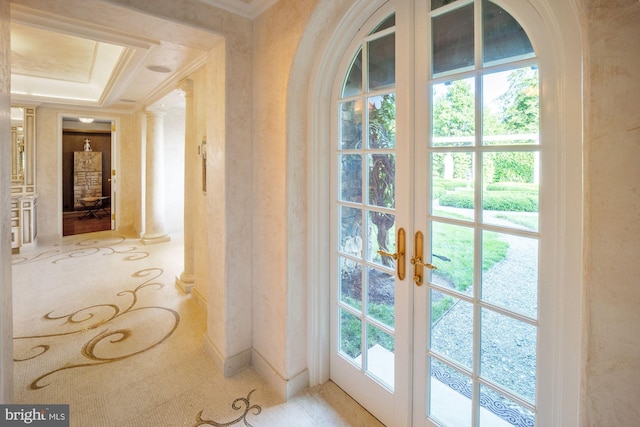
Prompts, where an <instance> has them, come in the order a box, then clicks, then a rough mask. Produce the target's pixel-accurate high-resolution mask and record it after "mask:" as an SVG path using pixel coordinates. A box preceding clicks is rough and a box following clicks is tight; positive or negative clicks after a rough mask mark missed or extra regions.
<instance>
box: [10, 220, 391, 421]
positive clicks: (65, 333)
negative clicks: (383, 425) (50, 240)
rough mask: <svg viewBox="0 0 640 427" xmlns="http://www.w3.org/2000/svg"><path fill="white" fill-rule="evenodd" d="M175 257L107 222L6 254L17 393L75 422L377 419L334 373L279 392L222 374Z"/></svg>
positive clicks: (249, 376) (178, 254)
mask: <svg viewBox="0 0 640 427" xmlns="http://www.w3.org/2000/svg"><path fill="white" fill-rule="evenodd" d="M182 256H183V255H182V247H181V241H180V236H173V235H172V241H171V242H170V243H163V244H159V245H152V246H145V245H142V244H141V243H140V242H139V240H138V239H135V238H131V237H128V238H127V237H122V236H120V235H118V234H114V233H112V232H100V233H92V234H87V235H77V236H68V237H65V238H64V239H63V240H61V241H60V242H57V243H56V244H51V245H46V246H45V245H42V244H40V245H39V246H37V247H36V248H32V249H29V250H24V249H23V250H22V252H21V253H20V254H16V255H13V282H14V286H13V292H14V301H13V302H14V355H15V360H16V361H15V402H14V403H24V404H69V405H70V424H71V426H73V427H94V426H95V427H105V426H119V427H125V426H126V427H141V426H167V427H180V426H194V427H195V426H206V425H213V426H231V425H239V426H242V425H245V426H256V427H257V426H295V427H298V426H300V427H302V426H323V427H324V426H377V425H380V424H379V422H378V421H377V420H375V418H373V417H372V416H371V415H370V414H369V413H368V412H366V411H364V410H363V409H362V408H361V407H360V406H359V405H358V404H357V403H356V402H354V401H353V400H352V399H351V398H349V396H347V395H346V394H345V393H344V392H343V391H342V390H340V389H339V388H338V387H337V386H336V385H335V384H333V383H331V382H329V383H327V384H325V385H323V386H321V387H316V388H313V389H310V390H308V391H307V392H305V393H303V394H301V395H300V396H298V397H296V398H294V399H291V400H290V401H288V402H286V403H283V402H281V401H280V400H279V398H278V397H277V396H276V394H275V393H273V392H272V391H271V390H270V389H269V386H268V385H266V383H265V382H263V381H262V380H261V378H260V377H259V376H258V375H257V374H256V372H255V371H254V370H253V369H246V370H244V371H243V372H241V373H239V374H238V375H236V376H234V377H232V378H224V377H223V376H222V374H221V373H220V372H219V371H218V370H217V368H216V367H215V366H214V364H213V363H212V361H211V359H210V358H209V356H208V355H207V354H206V353H205V351H204V349H203V345H202V342H203V341H202V339H203V335H204V333H205V330H204V327H205V324H206V321H205V320H206V319H205V315H204V313H203V312H202V311H201V310H200V309H199V307H198V306H197V304H196V303H195V302H194V301H192V300H191V299H190V296H189V295H185V294H183V293H181V292H180V291H179V290H178V289H177V288H176V287H175V286H174V281H175V277H176V275H179V274H180V272H181V268H182Z"/></svg>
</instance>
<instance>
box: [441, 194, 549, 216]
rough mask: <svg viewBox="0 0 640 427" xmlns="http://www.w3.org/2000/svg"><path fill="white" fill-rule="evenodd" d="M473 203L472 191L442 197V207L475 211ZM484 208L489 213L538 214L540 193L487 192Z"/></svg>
mask: <svg viewBox="0 0 640 427" xmlns="http://www.w3.org/2000/svg"><path fill="white" fill-rule="evenodd" d="M473 202H474V194H473V191H471V190H458V191H455V192H450V193H448V194H445V195H443V196H441V197H440V206H450V207H454V208H467V209H473ZM483 208H484V209H485V210H489V211H509V212H538V193H537V191H526V190H524V189H521V190H502V191H486V192H485V193H484V197H483Z"/></svg>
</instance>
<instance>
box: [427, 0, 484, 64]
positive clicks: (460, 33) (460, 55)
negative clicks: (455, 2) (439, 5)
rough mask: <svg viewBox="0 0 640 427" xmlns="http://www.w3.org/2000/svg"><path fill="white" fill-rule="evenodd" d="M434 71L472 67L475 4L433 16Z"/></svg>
mask: <svg viewBox="0 0 640 427" xmlns="http://www.w3.org/2000/svg"><path fill="white" fill-rule="evenodd" d="M432 24H433V26H432V35H433V73H434V74H438V73H443V72H445V71H452V70H458V69H461V68H466V67H472V66H473V64H474V53H473V52H474V47H473V4H470V5H467V6H463V7H461V8H459V9H455V10H452V11H451V12H447V13H445V14H443V15H439V16H435V17H433V18H432Z"/></svg>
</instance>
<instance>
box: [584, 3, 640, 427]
mask: <svg viewBox="0 0 640 427" xmlns="http://www.w3.org/2000/svg"><path fill="white" fill-rule="evenodd" d="M582 3H583V8H584V12H585V15H586V23H585V28H586V40H585V42H586V44H587V46H588V57H587V61H586V67H585V73H586V85H585V95H586V98H585V99H586V109H587V117H586V127H587V129H586V138H585V144H584V146H585V155H586V156H585V157H586V159H585V160H586V161H585V195H586V206H585V207H586V212H585V213H586V227H585V238H586V247H585V261H586V264H585V285H586V289H585V292H586V294H585V296H586V320H587V326H586V331H585V333H586V335H585V336H586V346H587V347H586V354H585V359H584V362H585V373H584V378H583V384H584V398H583V400H584V402H583V403H584V404H583V421H584V425H585V426H589V427H600V426H632V425H637V423H638V419H640V406H638V398H640V331H639V329H640V309H639V308H640V263H639V262H638V256H639V255H640V237H639V236H640V166H639V164H640V108H638V99H640V71H639V70H640V55H639V54H638V53H640V25H639V23H640V2H638V1H637V0H606V1H605V0H582Z"/></svg>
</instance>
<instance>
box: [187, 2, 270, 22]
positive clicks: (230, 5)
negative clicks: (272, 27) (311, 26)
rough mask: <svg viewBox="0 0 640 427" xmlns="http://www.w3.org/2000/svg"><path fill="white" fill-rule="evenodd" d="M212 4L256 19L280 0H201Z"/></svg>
mask: <svg viewBox="0 0 640 427" xmlns="http://www.w3.org/2000/svg"><path fill="white" fill-rule="evenodd" d="M199 1H201V2H202V3H207V4H209V5H211V6H214V7H217V8H220V9H223V10H226V11H227V12H231V13H233V14H236V15H240V16H243V17H245V18H249V19H255V18H257V17H258V16H260V15H261V14H262V12H264V11H265V10H267V9H269V8H270V7H271V6H273V5H274V4H276V3H277V2H278V0H251V1H250V2H249V3H245V2H243V1H240V0H199Z"/></svg>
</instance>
